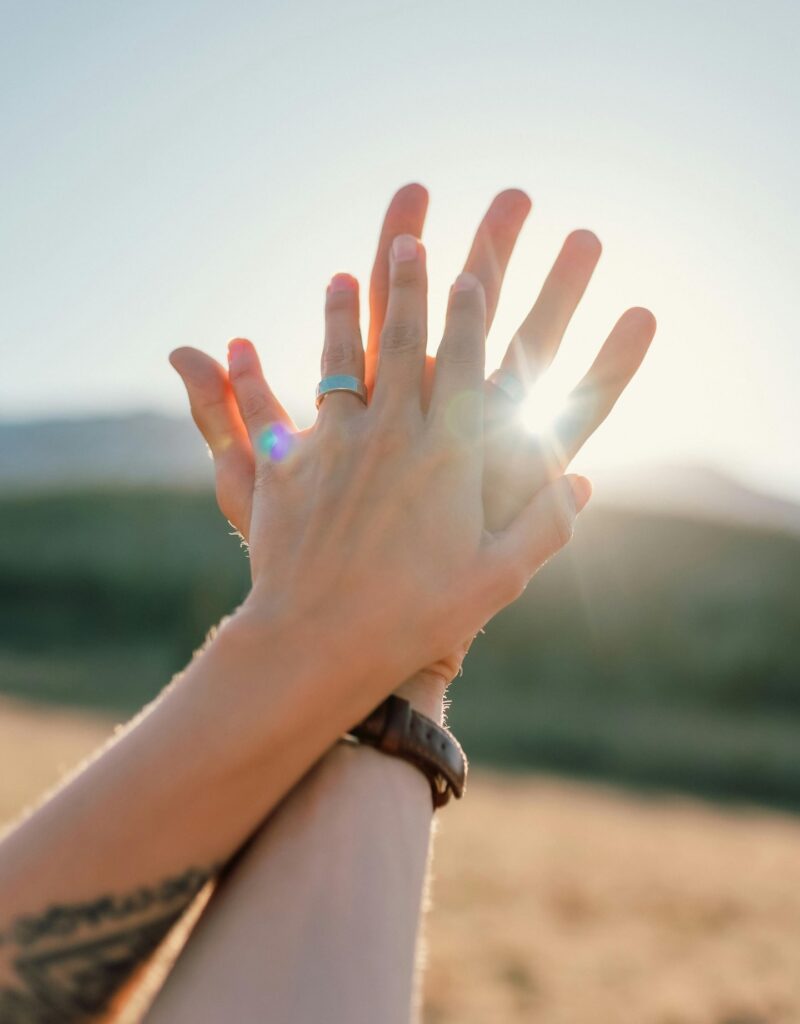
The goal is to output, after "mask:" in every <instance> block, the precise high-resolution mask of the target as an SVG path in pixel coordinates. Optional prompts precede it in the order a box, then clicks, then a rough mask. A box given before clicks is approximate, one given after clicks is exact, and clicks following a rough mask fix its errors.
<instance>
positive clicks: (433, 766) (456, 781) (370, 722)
mask: <svg viewBox="0 0 800 1024" xmlns="http://www.w3.org/2000/svg"><path fill="white" fill-rule="evenodd" d="M350 733H351V735H352V736H355V737H356V739H358V740H359V741H360V742H361V743H367V744H369V745H370V746H372V747H375V748H376V749H377V750H381V751H383V753H384V754H390V755H392V756H394V757H400V758H403V760H405V761H409V762H410V763H411V764H413V765H415V766H416V767H417V768H419V769H420V771H421V772H422V773H423V774H424V775H425V776H426V777H427V779H428V781H429V782H430V784H431V793H432V796H433V806H434V808H436V807H442V806H443V805H444V804H446V803H447V801H448V800H449V799H450V794H451V793H453V794H455V796H456V798H460V797H461V796H462V794H463V792H464V787H465V785H466V781H467V759H466V756H465V755H464V751H463V750H462V749H461V745H460V744H459V742H458V740H457V739H456V738H455V736H453V734H452V733H451V732H448V730H447V729H443V728H442V727H441V726H440V725H437V724H436V722H434V721H432V720H431V719H430V718H426V717H425V715H421V714H420V713H419V712H418V711H414V709H413V708H412V707H411V705H410V704H409V702H408V701H407V700H403V698H402V697H396V696H394V695H392V696H391V697H388V698H387V699H386V700H385V701H384V702H383V704H380V705H379V706H378V707H377V708H375V710H374V711H373V712H372V714H370V715H368V716H367V718H365V719H364V721H363V722H361V723H360V724H359V725H357V726H356V727H355V728H354V729H351V730H350Z"/></svg>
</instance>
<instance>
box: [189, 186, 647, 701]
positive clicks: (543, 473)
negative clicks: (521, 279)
mask: <svg viewBox="0 0 800 1024" xmlns="http://www.w3.org/2000/svg"><path fill="white" fill-rule="evenodd" d="M426 207H427V193H426V192H425V190H424V189H422V188H421V187H420V186H417V185H411V186H407V187H406V188H404V189H401V190H400V191H399V192H398V193H397V195H396V196H395V197H394V199H393V200H392V203H391V204H390V206H389V209H388V211H387V214H386V217H385V220H384V224H383V228H382V231H381V235H380V241H379V245H378V252H377V255H376V259H375V265H374V268H373V272H372V278H371V284H370V314H371V315H370V327H369V337H368V345H367V353H366V380H367V382H368V384H369V385H372V383H373V381H374V378H375V371H376V367H377V364H378V357H379V351H380V337H381V333H382V330H383V326H384V317H385V312H386V304H387V297H388V279H389V274H388V266H389V260H388V252H389V246H390V244H391V240H392V239H393V238H394V237H395V235H397V234H402V233H411V234H415V235H418V234H420V233H421V231H422V226H423V223H424V217H425V212H426ZM529 209H530V202H529V200H528V199H527V197H526V196H525V195H524V194H523V193H521V192H518V191H516V190H510V191H506V192H503V193H501V194H500V195H499V196H498V197H497V198H496V199H495V200H494V202H493V203H492V204H491V206H490V208H489V210H488V212H487V214H486V216H485V217H484V219H483V221H482V222H481V225H480V227H479V228H478V231H477V233H476V236H475V240H474V242H473V245H472V248H471V250H470V253H469V256H468V258H467V261H466V264H465V269H466V270H467V271H469V272H472V273H473V274H475V276H477V277H478V279H479V280H480V281H481V283H482V285H483V287H484V292H485V297H486V324H487V327H488V326H489V325H490V324H491V321H492V319H493V316H494V311H495V309H496V307H497V303H498V299H499V293H500V287H501V284H502V280H503V276H504V274H505V270H506V267H507V265H508V261H509V259H510V256H511V252H512V250H513V247H514V244H515V241H516V238H517V236H518V234H519V231H520V229H521V227H522V224H523V223H524V220H525V218H526V216H527V214H528V212H529ZM599 255H600V243H599V242H598V241H597V239H596V238H595V236H594V235H592V234H591V233H590V232H588V231H576V232H573V233H572V234H571V235H570V236H569V237H568V238H567V240H566V241H565V243H564V246H563V247H562V250H561V253H560V254H559V256H558V259H557V260H556V262H555V264H554V266H553V268H552V270H551V272H550V274H549V275H548V278H547V280H546V282H545V285H544V287H543V288H542V291H541V293H540V295H539V297H538V299H537V300H536V302H535V304H534V306H533V308H532V310H531V312H530V314H529V315H528V316H527V317H526V319H525V321H524V322H523V324H522V326H521V327H520V329H519V331H518V332H517V334H516V335H515V338H514V341H513V342H512V344H511V345H510V346H509V349H508V351H507V353H506V357H505V359H504V360H503V365H504V366H506V367H508V368H509V369H512V370H516V372H517V373H518V374H519V375H520V376H522V375H523V374H524V376H525V377H531V378H535V377H536V376H537V375H538V374H540V373H541V372H542V371H543V370H544V369H545V368H546V367H547V365H549V363H550V361H551V360H552V358H553V356H554V355H555V353H556V351H557V349H558V347H559V344H560V341H561V339H562V337H563V334H564V332H565V330H566V327H567V325H568V324H569V321H570V318H571V316H572V314H573V312H574V311H575V308H576V307H577V305H578V302H579V301H580V298H581V296H582V295H583V292H584V290H585V288H586V286H587V284H588V282H589V279H590V278H591V275H592V272H593V270H594V267H595V265H596V263H597V260H598V259H599ZM654 330H655V322H654V320H653V317H652V315H651V314H650V313H649V312H648V311H647V310H642V309H632V310H628V312H627V313H625V314H624V315H623V316H622V317H621V318H620V320H619V321H618V322H617V324H616V326H615V327H614V330H613V331H612V332H611V334H610V336H609V338H608V340H607V341H606V343H605V344H604V346H603V348H602V349H601V351H600V354H599V355H598V357H597V359H596V360H595V362H594V364H593V366H592V367H591V369H590V371H589V373H588V374H587V375H586V377H585V378H584V380H583V381H582V382H581V384H580V385H579V387H578V388H577V389H576V391H575V394H574V397H573V400H572V402H571V403H570V404H571V406H572V414H571V415H570V416H567V417H565V418H564V420H563V425H564V431H563V436H562V438H561V439H559V438H555V437H554V438H550V439H548V443H545V444H543V443H542V439H536V438H531V437H530V436H529V435H526V434H525V433H524V432H523V431H522V430H520V429H519V426H518V424H517V423H516V422H515V419H514V418H513V417H512V416H509V415H507V414H508V413H509V412H511V411H512V410H510V409H509V407H508V403H507V401H506V399H505V398H504V396H503V395H501V394H500V393H499V392H497V391H496V389H494V388H491V387H489V388H488V389H487V397H486V407H487V417H488V419H489V421H490V422H489V429H488V430H487V432H486V456H485V471H484V503H485V509H486V517H487V524H489V525H490V526H492V527H493V528H498V527H502V526H504V525H506V524H507V523H508V522H509V521H510V520H511V519H512V518H513V516H514V515H515V514H516V513H517V512H519V510H520V509H521V508H522V507H524V505H525V503H526V502H527V501H529V500H530V499H531V498H532V497H533V496H534V495H535V494H536V493H538V492H539V491H540V490H541V488H542V487H543V486H544V485H545V484H546V483H547V482H548V481H549V480H550V479H552V478H553V477H554V476H556V475H558V473H560V472H561V471H562V470H563V468H564V467H565V466H566V465H567V464H568V462H569V460H570V459H571V458H572V456H573V455H574V454H575V452H576V451H577V450H578V449H579V448H580V446H581V444H582V443H583V441H585V440H586V438H588V437H589V436H590V434H591V433H592V432H593V431H594V430H595V429H596V428H597V426H598V425H599V424H600V423H601V422H602V421H603V419H605V417H606V416H607V415H608V413H609V412H610V410H611V408H612V407H613V405H614V403H615V402H616V400H617V398H618V397H619V395H620V394H621V393H622V391H623V390H624V388H625V386H626V385H627V383H628V381H629V380H630V379H631V377H632V376H633V374H634V373H635V371H636V369H637V368H638V366H639V364H640V363H641V361H642V359H643V357H644V354H645V352H646V351H647V347H648V345H649V343H650V341H651V339H652V336H653V333H654ZM171 358H172V362H173V365H174V366H175V368H176V369H177V370H178V372H179V373H180V375H181V377H182V378H183V380H184V383H185V385H186V388H187V391H188V393H189V399H190V403H191V407H192V413H193V416H194V419H195V422H196V423H197V425H198V427H199V428H200V430H201V432H202V433H203V435H204V437H205V439H206V441H207V442H208V444H209V447H210V448H211V451H212V454H213V456H214V463H215V469H216V486H217V498H218V501H219V504H220V508H221V510H222V511H223V514H224V515H226V517H227V518H228V519H229V520H230V521H231V522H232V523H233V524H234V525H235V526H236V527H237V529H239V530H240V532H241V533H242V534H243V536H244V537H245V538H247V537H248V535H249V524H250V518H251V500H252V493H253V479H254V459H253V454H252V450H251V447H250V444H249V441H248V437H247V432H246V430H245V428H244V425H243V422H242V417H241V415H240V413H239V409H238V406H237V402H236V397H235V394H234V390H233V388H232V386H231V382H230V380H229V377H228V374H227V373H226V371H225V370H224V369H223V367H222V366H220V365H219V364H218V363H217V362H216V361H214V360H213V359H211V358H210V357H209V356H207V355H205V354H204V353H201V352H198V351H197V350H195V349H188V348H184V349H179V350H177V351H176V352H175V353H173V356H172V357H171ZM432 370H433V359H432V358H431V357H428V358H427V360H426V364H425V395H426V396H427V395H429V394H430V386H431V380H432ZM249 400H250V401H253V400H254V399H249ZM260 400H261V401H263V402H264V403H265V405H266V407H265V410H264V414H265V416H266V417H267V418H268V419H272V420H276V421H280V422H284V423H286V424H289V419H288V416H287V415H286V413H285V411H284V410H283V408H282V407H281V406H280V404H279V403H278V401H277V399H276V398H275V397H274V396H273V395H272V393H271V392H270V391H269V389H268V388H267V386H266V384H263V382H262V391H261V399H260ZM467 647H468V642H467V643H462V644H461V645H459V647H458V649H456V650H454V652H453V653H452V654H451V656H449V657H447V658H445V659H443V660H442V661H440V662H437V663H436V664H434V665H431V666H429V667H428V668H427V669H425V670H422V671H421V672H418V673H417V674H416V676H415V677H414V679H412V680H410V681H409V683H408V684H407V687H408V688H409V689H410V691H412V692H413V694H414V695H419V694H421V693H424V692H425V691H426V690H429V689H432V690H434V691H439V692H441V690H442V689H443V687H444V686H445V685H446V683H447V682H449V680H450V679H451V678H452V677H453V676H454V675H455V674H456V672H457V671H458V668H459V665H460V662H461V659H462V658H463V655H464V653H465V652H466V649H467Z"/></svg>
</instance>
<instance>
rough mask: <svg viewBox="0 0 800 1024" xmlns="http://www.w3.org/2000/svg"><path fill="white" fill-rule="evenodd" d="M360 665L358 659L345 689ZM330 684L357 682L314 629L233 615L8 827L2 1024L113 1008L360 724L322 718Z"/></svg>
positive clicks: (0, 864) (0, 891)
mask: <svg viewBox="0 0 800 1024" xmlns="http://www.w3.org/2000/svg"><path fill="white" fill-rule="evenodd" d="M310 652H314V653H310ZM371 674H372V670H371V669H370V670H369V671H368V672H367V673H365V676H366V675H371ZM358 675H359V672H358V669H357V667H356V663H355V661H353V662H351V664H350V666H349V668H348V672H347V685H346V688H348V689H349V686H350V683H351V682H354V681H355V679H356V678H357V677H358ZM320 682H324V684H325V686H326V687H327V686H333V687H334V688H336V687H337V686H338V685H339V684H341V683H342V682H343V680H342V679H341V678H340V679H339V680H338V681H337V679H336V677H335V674H334V673H332V672H331V665H330V659H328V658H326V656H325V651H324V649H320V646H319V643H318V636H317V635H315V632H312V634H311V635H306V634H305V632H304V630H302V629H298V628H296V627H293V626H290V625H289V624H288V623H287V625H286V628H280V629H277V628H276V630H275V632H274V633H272V632H270V631H267V630H263V631H260V632H258V633H257V632H255V631H252V632H250V631H249V630H248V629H243V628H241V623H239V622H237V621H233V622H231V623H230V624H229V625H228V626H227V627H226V628H223V629H222V630H221V631H220V633H219V634H218V636H217V637H216V638H215V639H214V640H213V641H212V642H211V644H210V645H209V647H208V649H207V650H206V651H205V652H204V653H203V654H202V655H201V656H199V657H198V658H197V659H196V660H195V661H194V663H193V664H192V665H191V666H190V667H189V669H188V670H187V671H186V672H185V673H184V675H183V677H182V678H180V679H178V680H176V682H174V683H173V684H172V686H171V687H170V688H169V689H168V690H167V691H166V692H165V694H164V695H163V697H162V698H161V699H160V700H159V701H158V702H157V703H156V704H155V706H153V707H151V708H150V709H149V710H148V711H147V712H145V713H144V714H143V715H142V716H141V718H140V719H139V720H138V721H137V722H135V723H134V724H133V725H132V726H131V727H129V728H128V729H127V730H126V731H125V732H124V734H123V735H121V736H120V737H119V738H117V739H116V740H115V741H114V742H113V743H112V745H111V746H109V747H108V748H107V749H106V750H104V751H103V752H101V753H100V754H99V755H98V756H97V757H96V758H95V759H94V760H93V761H92V762H91V763H90V764H88V765H87V766H86V767H85V768H84V769H83V770H82V771H81V772H80V773H79V774H77V775H76V776H75V777H74V778H73V779H72V780H71V781H70V782H68V783H67V785H66V786H65V787H64V788H63V789H61V791H60V792H59V793H58V794H57V795H56V796H55V797H54V798H52V799H50V800H49V801H48V802H47V803H46V804H45V805H44V806H42V807H41V808H40V809H39V810H38V811H37V812H36V813H34V814H33V815H32V816H30V817H29V818H28V819H27V820H26V821H24V822H23V823H22V824H21V825H20V826H18V827H17V829H16V830H15V831H13V832H12V833H11V834H10V835H9V836H8V837H7V838H6V840H5V841H4V842H3V844H2V846H0V907H2V923H0V1021H2V1024H17V1022H19V1021H27V1020H31V1021H45V1020H49V1019H50V1018H49V1017H48V1016H46V1013H47V1012H53V1013H56V1014H57V1016H55V1017H54V1018H53V1019H57V1020H59V1021H69V1020H83V1019H84V1016H85V1015H86V1014H90V1013H94V1012H97V1011H98V1010H99V1009H100V1008H102V1007H103V1006H104V1005H105V1003H106V1001H107V1000H108V998H109V997H110V995H111V994H112V993H113V992H114V991H115V990H116V988H117V987H118V986H119V985H120V984H121V982H122V981H124V980H125V978H126V977H127V976H128V975H129V974H130V972H131V971H132V970H133V969H134V967H135V966H136V965H137V964H138V963H139V962H140V961H141V960H142V959H143V958H144V957H146V956H147V955H148V954H149V953H150V952H151V951H152V950H153V949H154V948H155V946H156V945H158V943H159V942H160V941H161V939H162V938H163V937H164V936H165V934H166V933H167V931H168V930H169V928H170V927H171V925H172V924H173V923H174V922H175V921H176V920H177V918H178V917H179V916H180V915H181V914H182V913H183V911H184V910H185V909H186V907H187V906H188V904H189V903H190V902H191V901H192V899H193V898H194V896H195V895H196V894H197V892H198V891H199V890H200V888H202V886H203V885H204V884H205V883H206V882H207V881H208V880H209V878H211V877H212V876H213V874H214V872H215V868H216V866H217V865H220V864H221V863H223V862H224V861H226V860H227V859H228V858H229V857H230V856H231V854H232V853H233V852H234V851H235V850H236V849H237V848H238V847H239V846H241V844H242V843H243V842H244V841H245V840H246V839H247V837H248V836H249V835H250V833H251V832H252V831H253V829H254V828H255V827H256V826H257V824H258V823H259V822H260V821H261V820H263V818H264V817H265V816H266V815H267V814H268V813H269V811H270V809H271V808H272V807H273V806H274V805H275V804H276V803H277V801H278V800H279V799H280V798H281V796H282V795H283V794H284V793H285V792H286V791H287V790H288V789H289V788H290V787H291V786H292V785H293V784H294V783H295V782H296V780H297V779H298V778H300V776H301V775H302V774H303V773H304V772H305V771H306V770H307V768H308V767H309V765H311V764H312V763H313V761H314V760H316V758H317V757H318V756H319V755H320V754H321V753H322V752H323V751H324V750H325V749H326V748H328V747H329V746H330V745H331V744H332V743H333V742H334V741H335V739H336V737H337V735H339V734H340V733H341V732H342V731H343V730H344V729H345V728H347V726H348V724H350V723H349V721H348V719H350V718H351V716H352V715H353V714H354V711H350V710H349V709H348V708H347V702H346V703H345V706H344V707H342V708H341V709H339V708H330V707H327V706H326V707H325V709H324V711H325V713H324V714H321V713H320V714H316V715H315V714H308V713H307V708H308V706H309V705H313V703H314V702H318V701H319V689H320ZM365 682H366V679H365V678H364V677H362V678H361V680H360V682H359V683H358V684H357V685H364V684H365ZM340 692H341V691H340ZM357 717H358V715H357V714H356V718H357ZM353 720H355V719H353ZM46 1008H50V1009H49V1010H47V1009H46Z"/></svg>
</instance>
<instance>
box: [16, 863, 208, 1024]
mask: <svg viewBox="0 0 800 1024" xmlns="http://www.w3.org/2000/svg"><path fill="white" fill-rule="evenodd" d="M214 874H215V869H214V868H212V869H209V870H201V869H198V868H192V869H190V870H189V871H186V872H184V874H182V875H179V876H178V877H176V878H169V879H167V880H166V881H163V882H160V883H159V884H158V885H155V886H152V887H150V888H141V889H137V890H136V891H135V892H132V893H129V894H127V895H125V896H103V897H100V898H98V899H96V900H92V901H91V902H87V903H77V904H71V905H67V904H58V905H55V906H52V907H49V908H48V909H47V910H45V911H44V912H43V913H40V914H36V915H27V916H24V917H20V918H18V919H17V920H16V921H14V922H13V923H12V925H11V927H10V928H9V929H8V931H6V932H5V933H0V950H2V952H5V948H6V947H11V954H10V962H11V964H12V965H13V967H14V970H15V972H16V974H17V977H18V978H19V982H20V984H19V985H18V986H16V987H13V988H12V987H6V988H0V1024H67V1022H70V1024H72V1022H83V1021H88V1020H90V1019H91V1018H92V1017H93V1016H94V1015H96V1014H98V1013H100V1012H101V1011H102V1010H104V1009H105V1008H106V1007H107V1006H108V1003H109V1002H110V1000H111V998H112V997H113V996H114V994H115V993H116V992H117V991H118V990H119V989H120V988H121V987H122V985H123V984H124V983H125V982H126V981H127V980H128V979H129V978H130V976H131V974H132V973H133V971H134V970H135V969H136V967H138V966H139V964H141V963H143V961H144V960H145V959H147V957H148V956H149V955H150V954H151V953H152V952H153V951H154V950H155V948H156V947H157V946H158V945H159V944H160V943H161V941H162V939H163V938H164V937H165V936H166V934H167V932H168V931H169V930H170V928H171V927H172V926H173V925H174V924H175V923H176V922H177V921H178V919H179V918H180V917H181V916H182V915H183V913H184V911H185V910H186V908H187V907H188V906H189V904H190V903H191V902H192V900H193V899H194V898H195V896H197V894H198V893H199V892H200V890H201V889H202V888H203V887H204V886H205V884H206V883H207V882H208V881H209V880H210V879H211V878H212V877H213V875H214Z"/></svg>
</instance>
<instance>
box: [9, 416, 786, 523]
mask: <svg viewBox="0 0 800 1024" xmlns="http://www.w3.org/2000/svg"><path fill="white" fill-rule="evenodd" d="M211 481H212V467H211V462H210V460H209V458H208V455H207V453H206V451H205V447H204V445H203V442H202V440H201V439H200V437H199V436H198V434H197V431H196V429H195V427H194V425H193V424H192V422H191V421H190V419H189V418H188V416H187V417H186V418H181V419H177V418H173V417H170V416H162V415H157V414H152V413H140V414H136V415H130V416H116V417H102V418H92V419H59V420H38V421H33V422H29V423H2V422H0V491H2V492H6V493H8V492H9V491H12V490H15V491H21V490H25V491H27V490H43V489H47V490H50V489H59V490H63V489H64V488H65V487H84V486H98V485H119V484H123V485H129V486H135V485H149V486H153V485H155V486H167V485H169V486H174V485H178V486H204V485H210V484H211ZM597 485H598V486H597V499H598V503H602V504H609V505H617V506H623V507H631V508H641V509H645V510H648V511H656V512H667V513H672V514H675V515H683V516H689V517H692V518H697V517H700V518H705V519H713V520H717V521H720V520H721V521H724V522H730V523H743V524H747V525H756V526H764V527H770V528H773V529H779V530H782V531H789V532H791V533H800V505H798V504H796V503H794V502H791V501H787V500H785V499H782V498H779V497H776V496H772V495H768V494H765V493H762V492H760V491H756V490H753V489H751V488H749V487H747V486H746V485H745V484H743V483H740V482H739V481H737V480H735V479H733V478H732V477H729V476H726V475H725V474H723V473H720V472H719V471H718V470H716V469H713V468H711V467H708V466H688V465H657V466H655V467H647V468H640V467H637V468H634V469H632V470H630V471H627V472H625V473H620V474H618V475H612V476H608V477H606V478H603V477H602V476H598V479H597Z"/></svg>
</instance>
